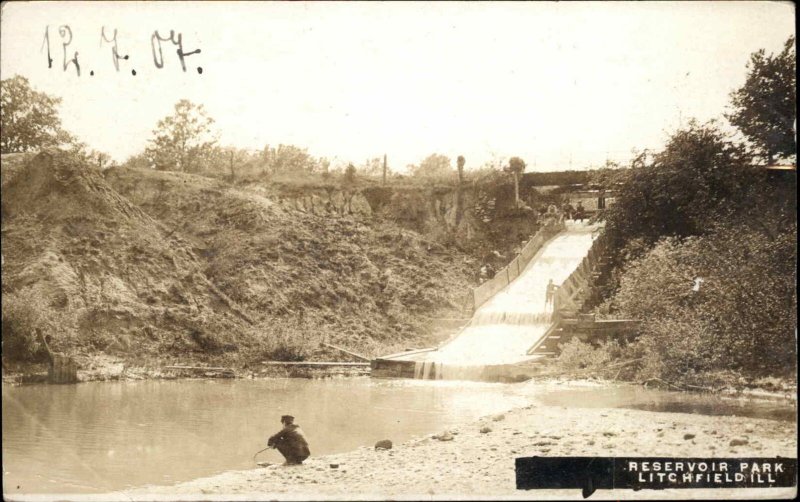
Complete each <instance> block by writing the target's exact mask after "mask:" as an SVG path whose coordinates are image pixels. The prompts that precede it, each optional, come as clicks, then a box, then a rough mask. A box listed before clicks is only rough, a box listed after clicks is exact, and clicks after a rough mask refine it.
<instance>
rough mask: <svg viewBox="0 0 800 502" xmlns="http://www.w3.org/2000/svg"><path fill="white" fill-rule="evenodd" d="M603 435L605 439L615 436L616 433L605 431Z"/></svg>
mask: <svg viewBox="0 0 800 502" xmlns="http://www.w3.org/2000/svg"><path fill="white" fill-rule="evenodd" d="M603 435H604V436H606V437H611V436H616V435H617V433H616V432H611V431H605V432H604V433H603Z"/></svg>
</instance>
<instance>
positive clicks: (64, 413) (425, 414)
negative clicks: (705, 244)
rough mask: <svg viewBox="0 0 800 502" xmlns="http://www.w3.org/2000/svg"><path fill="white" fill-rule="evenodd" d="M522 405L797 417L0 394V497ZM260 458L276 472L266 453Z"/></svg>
mask: <svg viewBox="0 0 800 502" xmlns="http://www.w3.org/2000/svg"><path fill="white" fill-rule="evenodd" d="M531 402H533V403H535V404H538V405H549V406H569V407H587V406H603V407H625V408H634V409H644V410H654V411H680V412H687V413H703V414H715V415H739V416H752V417H759V418H771V419H779V420H794V417H795V416H796V412H797V410H796V406H793V405H787V404H785V403H773V402H754V401H748V400H734V399H724V398H719V397H713V396H698V395H692V394H683V393H675V392H667V391H659V390H653V389H643V388H634V387H626V386H607V387H606V386H602V387H599V386H598V387H589V388H586V387H566V386H563V385H557V386H553V385H543V384H542V385H540V384H530V383H528V384H490V383H476V382H469V383H465V382H447V381H423V380H417V381H414V380H370V379H369V378H354V379H333V380H302V379H274V380H183V381H144V382H95V383H83V384H78V385H51V386H48V385H37V386H26V387H9V386H7V385H3V491H4V493H5V494H11V495H13V494H15V493H26V494H30V493H98V492H108V491H112V490H121V489H125V488H129V487H135V486H141V485H149V484H172V483H176V482H180V481H187V480H191V479H195V478H198V477H204V476H209V475H213V474H218V473H221V472H224V471H227V470H233V469H249V468H254V467H255V462H254V461H253V454H254V453H255V452H257V451H258V450H260V449H261V448H263V447H264V446H266V439H267V437H268V436H269V435H271V434H273V433H275V432H277V430H278V429H279V428H280V424H279V420H280V416H281V415H284V414H292V415H294V416H295V417H296V421H297V423H298V424H299V425H300V426H301V427H302V428H303V430H304V432H305V433H306V435H307V437H308V440H309V443H310V446H311V453H312V455H315V456H316V455H325V454H330V453H338V452H345V451H350V450H354V449H357V448H358V447H361V446H367V447H372V446H373V445H374V444H375V442H376V441H379V440H381V439H390V440H392V441H393V442H394V443H396V444H397V443H401V442H403V441H406V440H408V439H411V438H412V437H414V436H422V435H425V434H429V433H434V432H440V431H442V430H443V429H445V428H449V427H452V426H455V425H458V424H463V423H465V422H474V421H475V419H476V418H478V417H480V416H483V415H487V414H494V413H498V412H500V411H505V410H507V409H509V408H512V407H517V406H524V405H527V404H529V403H531ZM565 433H568V431H565ZM257 460H258V461H267V462H282V458H281V457H280V455H279V454H278V453H276V452H275V451H274V450H268V451H266V452H264V453H262V454H259V456H258V457H257Z"/></svg>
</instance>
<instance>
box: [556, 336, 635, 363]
mask: <svg viewBox="0 0 800 502" xmlns="http://www.w3.org/2000/svg"><path fill="white" fill-rule="evenodd" d="M620 350H621V349H620V345H619V343H618V342H617V341H616V340H609V341H606V342H603V343H601V344H599V345H591V344H588V343H585V342H582V341H581V340H580V339H578V338H572V339H571V340H570V341H569V342H567V343H565V344H562V345H561V354H559V356H558V365H559V367H561V368H563V369H565V370H581V369H600V368H603V367H604V366H607V365H608V364H609V363H610V362H611V361H613V360H614V359H616V358H617V357H619V355H620Z"/></svg>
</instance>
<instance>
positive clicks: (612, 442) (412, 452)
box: [6, 379, 797, 500]
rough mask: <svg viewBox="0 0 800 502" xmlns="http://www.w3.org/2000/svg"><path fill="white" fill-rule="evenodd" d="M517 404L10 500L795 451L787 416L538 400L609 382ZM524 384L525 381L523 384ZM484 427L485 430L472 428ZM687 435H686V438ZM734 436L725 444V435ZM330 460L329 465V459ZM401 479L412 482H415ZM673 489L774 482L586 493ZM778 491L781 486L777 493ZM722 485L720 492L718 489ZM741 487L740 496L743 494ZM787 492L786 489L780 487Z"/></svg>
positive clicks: (381, 480) (374, 493)
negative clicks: (102, 488)
mask: <svg viewBox="0 0 800 502" xmlns="http://www.w3.org/2000/svg"><path fill="white" fill-rule="evenodd" d="M514 385H518V386H520V390H521V392H523V393H524V394H525V395H526V400H527V403H528V404H526V405H522V406H519V405H518V406H516V407H512V408H509V409H506V410H505V411H501V412H499V413H498V412H496V413H494V414H492V415H484V416H482V417H480V418H478V419H466V418H465V419H463V420H460V421H458V422H457V424H456V425H454V426H452V427H451V428H450V429H448V432H450V433H451V435H452V440H447V441H440V440H438V439H435V438H434V437H433V436H435V435H437V434H441V433H443V432H445V431H443V430H439V431H430V432H429V433H426V434H424V435H422V436H417V437H414V438H411V439H409V440H407V441H405V442H403V443H400V444H395V445H394V448H393V449H392V450H388V451H375V450H374V449H373V448H372V447H370V446H362V447H360V448H358V449H355V450H350V451H346V452H340V453H334V454H327V455H323V456H319V457H315V456H313V446H314V445H311V446H312V457H310V458H309V459H308V460H307V461H306V462H305V463H304V465H303V466H299V467H284V466H277V465H273V466H270V467H267V468H264V467H255V466H254V467H253V468H252V469H245V470H231V471H226V472H222V473H219V474H216V475H212V476H207V477H201V478H197V479H193V480H189V481H183V482H178V483H175V484H172V485H144V486H138V487H134V488H130V489H125V490H118V491H114V492H109V493H103V494H59V495H53V494H37V495H27V496H26V495H20V494H13V495H11V494H6V496H9V495H11V499H14V500H55V499H58V500H75V499H81V500H275V499H278V500H307V499H324V500H337V499H343V498H347V499H353V500H361V499H450V498H454V497H455V498H460V499H464V498H470V497H472V498H478V499H486V498H497V497H500V498H505V499H509V498H517V499H520V498H528V499H530V498H532V497H533V498H544V499H546V498H557V499H563V498H575V499H581V498H582V497H581V495H580V490H539V491H522V492H517V491H516V489H515V487H514V471H513V469H514V464H513V459H514V458H515V457H518V456H535V455H538V456H668V457H669V456H671V457H675V456H678V457H703V456H705V457H747V456H756V457H774V456H778V455H780V456H784V457H789V458H792V457H794V456H796V453H795V452H796V445H797V423H796V421H777V420H769V419H762V418H746V417H737V416H711V415H700V414H688V413H672V412H660V411H658V412H656V411H641V410H634V409H626V408H611V407H604V408H576V407H572V406H569V407H564V406H556V405H552V404H551V405H545V404H542V403H540V402H537V401H538V396H537V390H540V389H537V387H539V386H541V385H548V386H553V387H556V388H563V389H565V390H566V389H578V388H583V389H591V388H600V387H608V386H613V385H618V384H616V383H614V382H609V381H604V382H597V381H593V380H587V379H584V380H569V381H563V380H562V381H553V380H551V381H548V382H541V381H536V382H531V381H529V382H526V383H519V384H514ZM526 387H527V388H526ZM484 427H488V428H489V429H491V430H489V431H485V432H482V430H481V429H483V428H484ZM688 435H691V436H692V437H691V438H688V439H687V437H688ZM733 440H737V441H738V444H736V445H735V446H732V443H731V441H733ZM331 464H338V468H336V469H334V468H331V466H330V465H331ZM408 487H420V489H419V490H418V491H414V489H409V488H408ZM668 493H670V494H671V496H673V497H675V498H680V497H689V496H692V497H700V498H710V497H723V496H724V497H726V498H769V497H778V496H784V495H779V493H778V492H776V491H775V489H770V490H766V489H755V490H750V489H747V490H743V489H738V490H737V489H714V490H711V489H705V490H688V491H687V490H677V491H676V490H671V491H670V490H668V491H640V492H632V491H627V492H619V491H617V492H612V491H602V490H599V491H597V492H596V493H595V494H593V495H592V497H593V498H599V499H608V498H612V499H613V498H660V497H663V496H666V495H667V494H668ZM781 493H784V492H781ZM723 494H725V495H723ZM743 494H744V495H743ZM789 495H791V494H790V493H788V492H786V495H785V496H787V497H788V496H789Z"/></svg>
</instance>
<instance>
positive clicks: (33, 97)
mask: <svg viewBox="0 0 800 502" xmlns="http://www.w3.org/2000/svg"><path fill="white" fill-rule="evenodd" d="M60 103H61V98H56V97H52V96H48V95H47V94H45V93H43V92H38V91H36V90H34V89H33V88H32V87H31V86H30V83H29V82H28V79H26V78H25V77H21V76H19V75H16V76H14V77H11V78H8V79H5V80H2V81H0V131H2V132H0V153H16V152H30V151H33V150H40V149H42V148H47V147H54V146H60V145H65V144H67V143H69V142H70V141H72V137H71V136H70V134H69V133H67V132H66V131H64V130H63V129H62V128H61V119H60V118H59V116H58V105H59V104H60Z"/></svg>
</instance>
